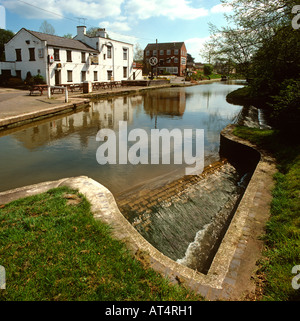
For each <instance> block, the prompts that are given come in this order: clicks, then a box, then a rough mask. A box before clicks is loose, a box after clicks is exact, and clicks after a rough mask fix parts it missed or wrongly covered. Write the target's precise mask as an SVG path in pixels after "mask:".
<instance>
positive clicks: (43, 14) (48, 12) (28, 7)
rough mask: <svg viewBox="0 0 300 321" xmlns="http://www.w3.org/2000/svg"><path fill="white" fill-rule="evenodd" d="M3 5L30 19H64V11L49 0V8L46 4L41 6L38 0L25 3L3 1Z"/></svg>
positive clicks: (53, 0) (14, 0) (12, 0)
mask: <svg viewBox="0 0 300 321" xmlns="http://www.w3.org/2000/svg"><path fill="white" fill-rule="evenodd" d="M25 2H26V3H25ZM1 4H2V5H3V6H4V7H5V8H6V9H8V10H9V11H12V12H14V13H16V14H18V15H20V16H22V17H24V18H28V19H62V14H63V13H62V10H61V9H60V6H58V5H57V1H55V0H48V1H47V6H46V5H45V4H44V3H43V4H42V5H41V2H40V1H38V0H27V1H24V2H21V1H16V0H2V1H1ZM39 8H41V9H39Z"/></svg>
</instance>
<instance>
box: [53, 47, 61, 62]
mask: <svg viewBox="0 0 300 321" xmlns="http://www.w3.org/2000/svg"><path fill="white" fill-rule="evenodd" d="M54 61H60V59H59V49H54Z"/></svg>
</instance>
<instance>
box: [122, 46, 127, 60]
mask: <svg viewBox="0 0 300 321" xmlns="http://www.w3.org/2000/svg"><path fill="white" fill-rule="evenodd" d="M123 60H127V49H125V48H123Z"/></svg>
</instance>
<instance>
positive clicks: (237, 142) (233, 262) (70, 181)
mask: <svg viewBox="0 0 300 321" xmlns="http://www.w3.org/2000/svg"><path fill="white" fill-rule="evenodd" d="M233 129H234V125H229V126H227V127H226V128H225V129H223V131H222V132H221V134H220V140H221V146H220V154H221V156H224V157H226V158H227V159H228V160H229V161H230V162H233V163H235V164H236V165H239V164H241V163H245V162H247V163H249V164H250V165H251V166H252V167H253V174H252V177H251V179H250V181H249V183H248V186H247V188H246V190H245V192H244V194H243V196H242V198H241V200H240V202H239V204H238V206H237V208H236V211H235V213H234V215H233V217H232V219H231V222H230V224H229V225H228V228H227V230H226V233H225V235H224V237H223V238H222V240H221V242H220V244H219V247H218V249H217V251H216V253H215V255H214V258H213V260H212V262H211V264H210V267H209V269H208V272H207V273H206V274H203V273H200V272H198V271H196V270H193V269H190V268H188V267H185V266H183V265H181V264H179V263H177V262H175V261H173V260H172V259H170V258H169V257H167V256H165V255H164V254H162V253H161V252H159V251H158V250H157V249H156V248H155V247H153V246H152V245H151V244H150V243H149V242H148V241H147V240H145V239H144V238H143V237H142V236H141V235H140V234H139V233H138V232H137V230H136V229H135V228H134V227H133V226H132V225H131V224H130V223H129V221H128V220H127V219H126V218H125V217H124V216H123V214H122V213H121V211H120V209H119V207H118V205H117V202H116V200H115V198H114V196H113V195H112V193H111V192H110V191H109V190H108V189H107V188H105V187H104V186H103V185H101V184H100V183H98V182H96V181H95V180H93V179H92V178H89V177H86V176H79V177H72V178H64V179H60V180H57V181H49V182H44V183H39V184H35V185H30V186H25V187H21V188H17V189H13V190H9V191H6V192H2V193H0V204H6V203H9V202H11V201H13V200H16V199H18V198H21V197H26V196H31V195H36V194H39V193H43V192H46V191H48V190H49V189H51V188H55V187H60V186H68V187H70V188H73V189H77V190H78V191H79V192H80V193H82V194H83V195H85V196H86V198H87V199H88V201H89V202H90V203H91V209H92V212H93V214H94V218H95V219H96V220H101V221H102V222H104V223H106V224H109V225H111V226H112V231H113V236H114V237H115V238H116V239H119V240H121V241H123V242H125V244H126V245H127V247H128V248H129V250H130V251H131V252H132V253H133V255H135V256H136V257H137V258H138V259H139V260H141V261H143V263H144V264H145V265H146V266H149V267H151V268H153V269H154V270H156V271H157V272H159V273H161V274H162V275H164V276H166V277H167V278H169V279H170V281H172V282H174V283H183V284H184V285H185V286H186V287H188V288H190V289H192V290H194V291H195V292H197V293H199V294H201V295H203V296H204V297H205V298H206V299H207V300H239V299H243V298H247V296H248V297H249V296H251V295H253V293H254V291H255V283H254V281H253V280H252V279H251V275H253V273H254V272H255V268H256V261H257V260H258V259H259V257H260V255H261V250H262V241H259V240H258V237H259V236H260V235H262V234H263V232H264V226H265V223H266V221H267V219H268V217H269V206H270V201H271V188H272V185H273V179H272V177H273V174H274V173H275V171H276V168H275V162H274V160H273V159H272V158H271V157H270V156H268V155H267V154H266V153H265V152H264V151H261V150H258V149H257V148H256V147H255V146H254V145H252V144H250V143H249V142H247V141H244V140H242V139H240V138H237V137H236V136H234V135H233Z"/></svg>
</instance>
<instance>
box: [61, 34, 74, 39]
mask: <svg viewBox="0 0 300 321" xmlns="http://www.w3.org/2000/svg"><path fill="white" fill-rule="evenodd" d="M63 37H64V38H67V39H73V35H72V34H71V33H67V34H65V35H64V36H63Z"/></svg>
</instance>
